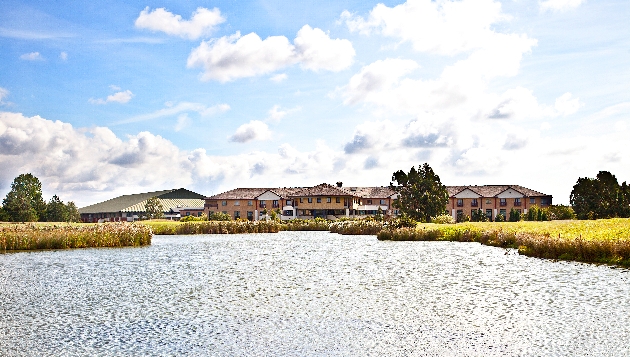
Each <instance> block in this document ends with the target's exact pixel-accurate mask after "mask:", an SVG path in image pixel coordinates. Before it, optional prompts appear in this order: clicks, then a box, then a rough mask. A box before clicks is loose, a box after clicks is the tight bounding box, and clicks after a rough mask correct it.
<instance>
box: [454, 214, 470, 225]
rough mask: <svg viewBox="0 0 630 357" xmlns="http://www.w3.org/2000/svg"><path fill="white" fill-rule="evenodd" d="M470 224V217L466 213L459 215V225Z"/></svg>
mask: <svg viewBox="0 0 630 357" xmlns="http://www.w3.org/2000/svg"><path fill="white" fill-rule="evenodd" d="M462 222H470V216H469V215H467V214H464V213H458V214H457V223H462Z"/></svg>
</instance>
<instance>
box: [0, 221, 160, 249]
mask: <svg viewBox="0 0 630 357" xmlns="http://www.w3.org/2000/svg"><path fill="white" fill-rule="evenodd" d="M152 236H153V233H152V232H151V229H150V228H149V227H146V226H142V225H137V224H132V223H105V224H81V225H65V224H64V225H44V224H38V225H36V224H32V223H31V224H3V225H0V251H6V250H31V249H66V248H88V247H124V246H142V245H150V244H151V237H152Z"/></svg>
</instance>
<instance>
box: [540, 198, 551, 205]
mask: <svg viewBox="0 0 630 357" xmlns="http://www.w3.org/2000/svg"><path fill="white" fill-rule="evenodd" d="M548 204H549V199H547V198H546V197H543V198H541V199H540V205H541V206H546V205H548Z"/></svg>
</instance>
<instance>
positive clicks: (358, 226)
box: [330, 219, 383, 235]
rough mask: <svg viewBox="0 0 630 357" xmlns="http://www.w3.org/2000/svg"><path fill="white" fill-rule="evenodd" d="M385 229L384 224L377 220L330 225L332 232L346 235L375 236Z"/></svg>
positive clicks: (340, 222) (348, 221) (339, 222)
mask: <svg viewBox="0 0 630 357" xmlns="http://www.w3.org/2000/svg"><path fill="white" fill-rule="evenodd" d="M382 229H383V222H382V221H379V220H375V219H358V220H346V221H337V222H334V223H332V224H331V225H330V232H332V233H338V234H344V235H362V234H371V235H375V234H377V233H378V232H380V231H381V230H382Z"/></svg>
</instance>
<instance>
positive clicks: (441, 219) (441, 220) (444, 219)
mask: <svg viewBox="0 0 630 357" xmlns="http://www.w3.org/2000/svg"><path fill="white" fill-rule="evenodd" d="M431 222H433V223H435V224H455V218H453V216H451V215H450V214H442V215H439V216H436V217H431Z"/></svg>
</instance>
